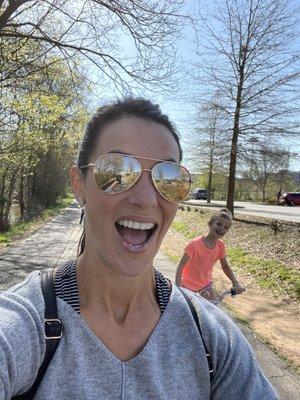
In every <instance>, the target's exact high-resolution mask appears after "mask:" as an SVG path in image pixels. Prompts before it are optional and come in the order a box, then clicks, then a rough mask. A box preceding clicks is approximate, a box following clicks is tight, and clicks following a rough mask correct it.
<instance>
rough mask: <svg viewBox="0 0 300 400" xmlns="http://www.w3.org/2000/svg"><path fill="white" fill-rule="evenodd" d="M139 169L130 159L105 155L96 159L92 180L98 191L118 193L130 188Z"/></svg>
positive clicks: (138, 174) (135, 162)
mask: <svg viewBox="0 0 300 400" xmlns="http://www.w3.org/2000/svg"><path fill="white" fill-rule="evenodd" d="M140 173H141V167H140V165H139V163H138V162H137V161H136V160H135V159H134V158H132V157H127V156H122V155H116V154H105V155H104V156H102V157H100V158H98V160H97V161H96V163H95V168H94V178H95V182H96V185H97V186H98V187H99V189H101V190H103V191H104V192H106V193H112V194H113V193H120V192H123V191H124V190H126V189H128V188H129V187H130V186H132V185H133V184H134V183H135V182H136V181H137V180H138V178H139V176H140Z"/></svg>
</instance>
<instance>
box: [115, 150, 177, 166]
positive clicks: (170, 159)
mask: <svg viewBox="0 0 300 400" xmlns="http://www.w3.org/2000/svg"><path fill="white" fill-rule="evenodd" d="M111 153H118V154H124V156H132V157H136V158H141V159H144V160H154V161H170V162H173V163H175V164H178V162H177V161H176V160H175V159H174V158H167V159H165V160H158V159H156V158H148V157H140V156H136V155H135V154H130V153H125V152H124V151H121V150H109V151H108V152H107V154H111Z"/></svg>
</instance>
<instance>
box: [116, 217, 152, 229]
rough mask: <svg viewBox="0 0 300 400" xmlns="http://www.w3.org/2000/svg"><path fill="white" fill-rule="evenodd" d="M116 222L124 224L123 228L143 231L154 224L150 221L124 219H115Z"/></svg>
mask: <svg viewBox="0 0 300 400" xmlns="http://www.w3.org/2000/svg"><path fill="white" fill-rule="evenodd" d="M117 224H119V225H122V226H125V228H133V229H141V230H143V231H146V230H149V229H152V228H153V227H154V224H153V223H151V222H146V223H145V222H136V221H127V220H126V219H125V220H120V221H117Z"/></svg>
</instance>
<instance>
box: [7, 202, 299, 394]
mask: <svg viewBox="0 0 300 400" xmlns="http://www.w3.org/2000/svg"><path fill="white" fill-rule="evenodd" d="M79 216H80V211H79V209H78V207H77V206H76V205H71V206H70V207H68V208H66V209H65V210H64V211H63V212H62V213H61V214H60V215H58V216H57V217H55V218H53V219H52V220H51V221H49V222H47V223H46V224H45V225H44V226H43V227H42V228H41V229H39V230H38V231H36V232H34V233H33V234H32V235H30V236H29V237H27V238H25V239H23V240H20V241H19V242H18V243H16V244H14V245H13V246H11V247H9V248H7V249H5V251H4V252H2V253H0V290H5V289H6V288H8V287H10V286H12V285H13V284H14V283H16V282H19V281H21V280H22V279H24V277H25V276H26V275H27V274H28V273H30V272H31V271H34V270H38V269H40V270H43V269H48V268H51V267H55V266H57V265H58V264H60V263H62V262H64V261H66V260H69V259H72V258H73V257H74V256H75V255H76V251H77V244H78V241H79V237H80V234H81V227H80V225H79V223H78V222H79ZM155 266H156V267H157V268H158V269H159V270H160V271H161V272H163V273H164V274H165V275H166V276H168V277H169V278H170V279H171V280H172V281H174V275H175V268H176V266H175V264H174V263H172V262H170V261H169V260H168V259H167V258H166V257H165V256H164V255H163V254H162V253H159V254H158V255H157V257H156V258H155ZM238 325H239V327H240V329H241V330H242V331H243V333H244V335H245V336H246V337H247V339H248V340H249V342H250V343H251V345H252V347H253V348H254V350H255V353H256V355H257V358H258V360H259V363H260V365H261V367H262V369H263V370H264V372H265V374H266V376H267V377H268V378H269V379H270V381H271V382H272V384H273V385H274V387H275V388H276V390H277V392H278V394H279V396H280V399H283V400H298V399H299V394H300V382H299V376H298V375H296V374H295V373H294V371H292V370H291V369H290V368H289V367H288V366H287V365H286V364H285V362H283V361H282V360H281V359H280V358H279V357H278V356H277V355H276V354H275V353H274V352H273V351H272V350H271V349H270V348H269V347H268V346H266V345H265V344H264V343H262V342H261V341H260V340H258V339H257V338H256V337H255V334H253V332H252V331H251V329H249V328H247V327H245V326H244V325H241V324H238ZM258 400H259V399H258Z"/></svg>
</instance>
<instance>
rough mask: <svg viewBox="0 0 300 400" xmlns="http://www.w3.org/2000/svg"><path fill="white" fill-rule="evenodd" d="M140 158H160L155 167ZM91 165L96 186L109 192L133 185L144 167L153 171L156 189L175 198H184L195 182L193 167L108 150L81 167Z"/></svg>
mask: <svg viewBox="0 0 300 400" xmlns="http://www.w3.org/2000/svg"><path fill="white" fill-rule="evenodd" d="M138 159H140V160H150V161H157V164H155V165H154V167H153V168H151V169H148V168H142V165H141V163H140V162H139V161H138ZM88 167H93V174H94V181H95V184H96V186H97V187H98V188H99V189H100V190H102V191H103V192H105V193H108V194H118V193H122V192H124V191H125V190H128V189H130V188H131V187H132V186H133V185H134V184H135V183H136V182H137V181H138V180H139V178H140V176H141V175H142V172H143V171H149V172H150V173H151V181H152V182H153V185H154V186H155V188H156V190H157V191H158V192H159V194H160V195H162V196H163V197H164V198H165V199H166V200H168V201H171V202H178V201H181V200H183V199H184V198H185V197H186V195H187V194H188V191H189V189H190V185H191V176H190V173H189V171H188V170H187V169H186V168H185V167H183V166H182V165H179V164H177V163H175V162H172V161H163V160H156V159H153V158H146V157H137V156H131V155H127V154H119V153H108V154H103V155H102V156H100V157H99V158H97V160H96V161H95V162H94V163H91V164H88V165H83V166H82V167H79V168H80V169H83V168H88Z"/></svg>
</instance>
